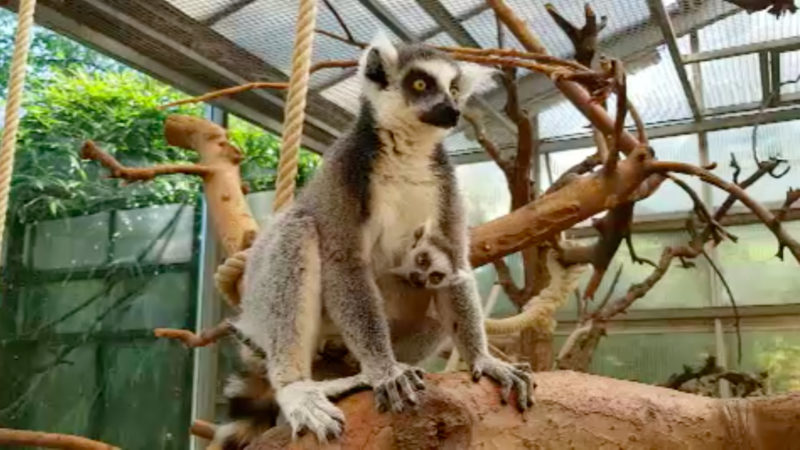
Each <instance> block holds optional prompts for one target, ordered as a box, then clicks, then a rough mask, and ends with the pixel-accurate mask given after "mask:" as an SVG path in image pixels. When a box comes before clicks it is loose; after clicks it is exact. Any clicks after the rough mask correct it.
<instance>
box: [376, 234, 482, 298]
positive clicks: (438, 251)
mask: <svg viewBox="0 0 800 450" xmlns="http://www.w3.org/2000/svg"><path fill="white" fill-rule="evenodd" d="M453 261H454V249H453V247H452V246H451V245H450V242H449V241H448V240H447V239H445V237H444V236H441V235H439V234H436V232H435V230H434V229H433V225H432V223H431V222H430V221H428V222H425V223H424V224H422V225H420V226H419V228H417V229H416V230H415V231H414V240H413V243H412V244H411V247H410V248H409V249H408V250H407V251H406V252H404V253H403V257H402V259H401V262H400V265H399V266H397V267H394V268H392V269H391V272H392V273H393V274H395V275H396V276H398V277H400V278H401V279H402V280H404V281H406V282H407V283H409V284H411V285H412V286H414V287H417V288H425V289H439V288H444V287H449V286H452V285H454V284H456V283H462V282H469V280H470V277H471V275H470V273H469V272H468V271H466V270H463V269H462V270H458V269H457V266H456V265H455V264H453Z"/></svg>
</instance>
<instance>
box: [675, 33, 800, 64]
mask: <svg viewBox="0 0 800 450" xmlns="http://www.w3.org/2000/svg"><path fill="white" fill-rule="evenodd" d="M794 50H800V36H794V37H788V38H783V39H776V40H773V41H766V42H757V43H755V44H746V45H737V46H735V47H726V48H722V49H719V50H709V51H706V52H696V53H691V54H689V55H683V57H682V60H683V63H684V64H695V63H699V62H703V61H713V60H715V59H723V58H733V57H735V56H742V55H749V54H751V53H762V52H767V51H776V52H790V51H794Z"/></svg>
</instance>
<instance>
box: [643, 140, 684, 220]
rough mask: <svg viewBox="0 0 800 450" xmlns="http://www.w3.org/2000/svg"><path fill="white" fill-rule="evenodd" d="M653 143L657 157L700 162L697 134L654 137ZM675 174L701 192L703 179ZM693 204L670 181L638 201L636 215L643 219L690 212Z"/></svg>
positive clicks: (668, 159)
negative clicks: (664, 214) (658, 215)
mask: <svg viewBox="0 0 800 450" xmlns="http://www.w3.org/2000/svg"><path fill="white" fill-rule="evenodd" d="M650 145H651V146H652V147H653V150H655V152H656V157H657V158H658V159H660V160H664V161H679V162H685V163H689V164H695V165H697V164H699V163H700V153H699V150H698V143H697V136H696V135H686V136H674V137H669V138H663V139H653V140H652V141H651V142H650ZM676 176H677V177H678V178H680V179H681V180H683V181H685V182H686V183H687V184H688V185H689V186H690V187H691V188H692V189H694V190H695V192H697V193H698V194H700V181H698V180H697V178H695V177H689V176H685V175H676ZM691 207H692V201H691V199H690V198H689V196H688V195H687V194H686V193H685V192H684V191H683V190H682V189H681V188H679V187H678V186H677V185H676V184H675V183H673V182H672V181H669V180H667V181H665V182H664V183H663V184H662V185H661V186H660V187H659V188H658V190H657V191H656V192H655V193H654V194H653V195H651V196H650V197H648V198H646V199H644V200H642V201H640V202H638V203H636V208H635V209H634V214H635V215H636V217H637V218H640V217H646V216H653V215H657V214H663V213H676V212H684V211H689V210H690V209H691Z"/></svg>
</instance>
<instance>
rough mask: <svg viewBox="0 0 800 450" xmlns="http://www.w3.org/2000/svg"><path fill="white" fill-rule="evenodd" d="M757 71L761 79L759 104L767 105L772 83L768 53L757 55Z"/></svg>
mask: <svg viewBox="0 0 800 450" xmlns="http://www.w3.org/2000/svg"><path fill="white" fill-rule="evenodd" d="M758 71H759V76H760V77H761V102H762V104H765V105H766V104H767V103H768V102H769V100H770V97H771V93H772V81H771V79H770V78H772V77H771V76H770V73H769V53H767V52H760V53H759V54H758Z"/></svg>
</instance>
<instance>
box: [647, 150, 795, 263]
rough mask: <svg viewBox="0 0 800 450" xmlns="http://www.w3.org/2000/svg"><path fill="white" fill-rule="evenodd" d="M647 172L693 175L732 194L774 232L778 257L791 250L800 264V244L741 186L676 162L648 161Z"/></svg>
mask: <svg viewBox="0 0 800 450" xmlns="http://www.w3.org/2000/svg"><path fill="white" fill-rule="evenodd" d="M645 167H646V170H647V171H648V172H651V173H662V174H663V173H668V172H679V173H685V174H688V175H693V176H696V177H698V178H700V179H701V180H703V181H704V182H706V183H708V184H711V185H714V186H716V187H718V188H720V189H722V190H724V191H727V192H729V193H730V194H732V195H734V196H736V198H737V199H739V201H741V202H742V203H743V204H744V205H745V206H747V207H748V208H749V209H750V211H752V212H753V213H754V214H755V215H756V217H758V219H759V220H760V221H761V222H763V223H764V225H766V226H767V228H769V229H770V231H772V234H774V235H775V237H776V238H777V239H778V253H777V256H778V257H779V258H780V259H781V260H782V259H783V249H784V248H789V250H790V251H791V252H792V255H794V257H795V259H796V260H797V261H798V262H800V242H797V241H796V240H795V239H794V238H792V237H791V236H790V235H789V233H787V232H786V230H785V229H784V228H783V227H782V226H781V223H780V221H779V220H778V218H777V217H775V215H774V214H772V212H770V211H769V210H768V209H767V208H765V207H764V206H763V205H761V204H760V203H758V202H756V201H755V200H754V199H753V198H752V197H750V195H748V194H747V192H745V190H744V189H742V188H741V187H740V186H739V185H737V184H733V183H729V182H727V181H725V180H723V179H722V178H720V177H718V176H716V175H714V174H713V173H711V172H709V171H708V170H705V169H703V168H700V167H697V166H693V165H691V164H686V163H681V162H674V161H647V162H646V163H645Z"/></svg>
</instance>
